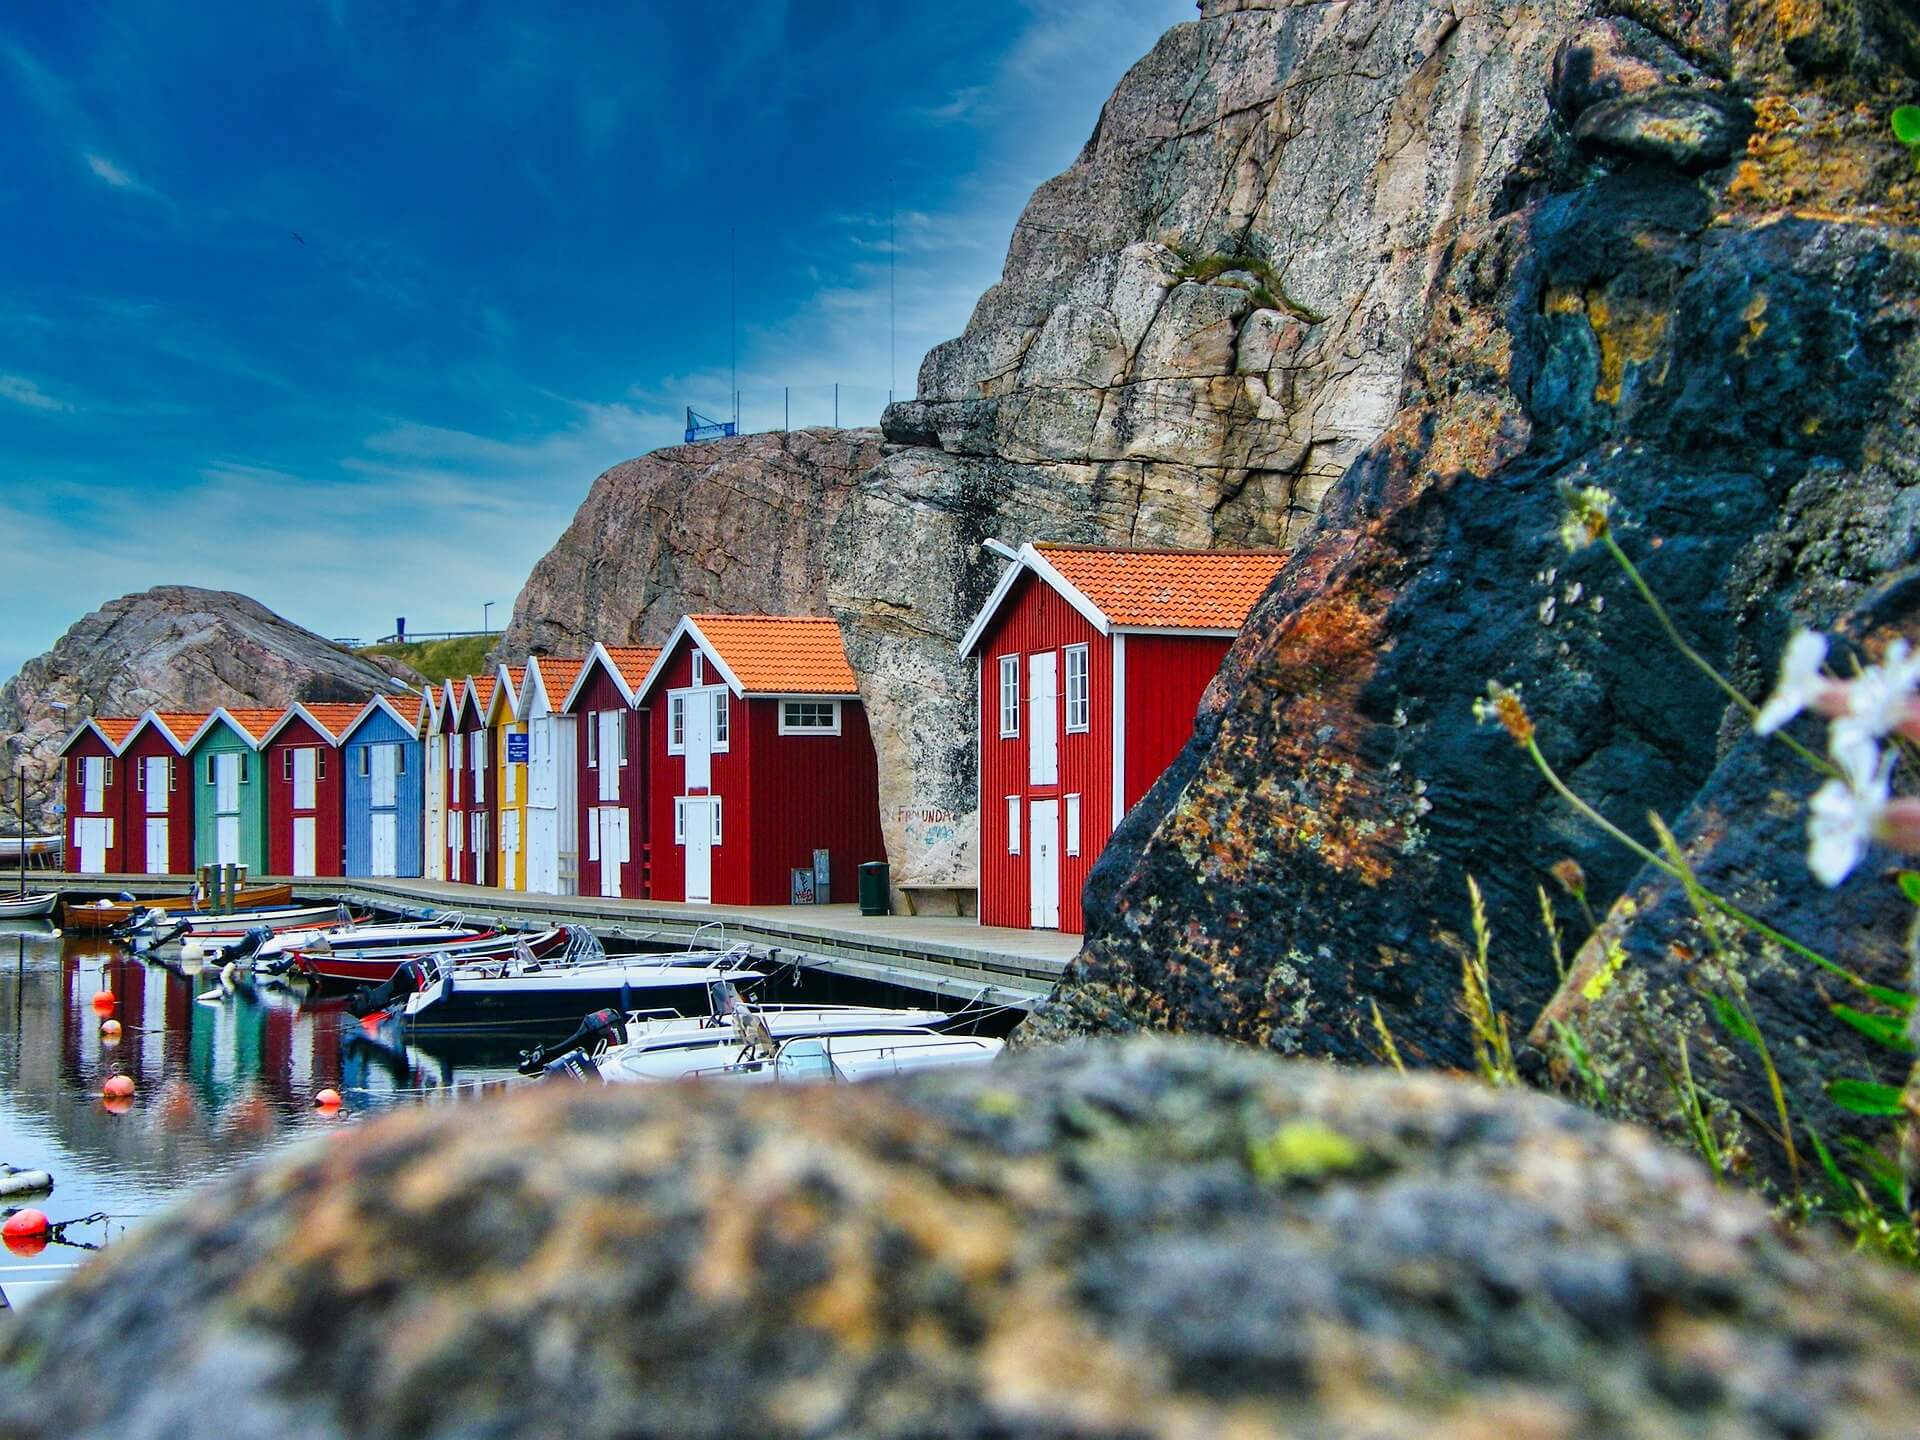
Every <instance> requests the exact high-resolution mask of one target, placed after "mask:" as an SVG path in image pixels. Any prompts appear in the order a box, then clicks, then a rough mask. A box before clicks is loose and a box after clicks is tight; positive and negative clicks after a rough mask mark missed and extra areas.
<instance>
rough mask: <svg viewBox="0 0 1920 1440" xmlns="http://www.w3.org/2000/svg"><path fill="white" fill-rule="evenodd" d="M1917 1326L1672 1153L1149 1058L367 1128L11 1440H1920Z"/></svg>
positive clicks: (153, 1253)
mask: <svg viewBox="0 0 1920 1440" xmlns="http://www.w3.org/2000/svg"><path fill="white" fill-rule="evenodd" d="M1916 1411H1920V1285H1916V1283H1915V1281H1914V1280H1913V1278H1912V1277H1910V1276H1907V1275H1905V1274H1902V1273H1899V1272H1895V1271H1892V1270H1890V1269H1886V1268H1884V1267H1879V1266H1875V1265H1873V1264H1872V1263H1871V1262H1868V1261H1865V1260H1862V1259H1859V1258H1857V1257H1853V1256H1849V1255H1846V1254H1844V1253H1842V1252H1840V1251H1839V1250H1838V1249H1837V1248H1835V1247H1833V1246H1830V1245H1828V1244H1825V1243H1822V1242H1820V1241H1818V1240H1816V1239H1799V1240H1795V1239H1788V1238H1785V1237H1783V1236H1782V1235H1781V1234H1780V1233H1778V1232H1777V1231H1776V1230H1775V1228H1774V1227H1773V1225H1772V1223H1771V1221H1770V1220H1769V1218H1768V1216H1767V1214H1766V1213H1765V1211H1763V1210H1762V1209H1761V1208H1760V1206H1758V1205H1757V1204H1756V1203H1754V1202H1753V1201H1751V1200H1749V1199H1746V1198H1744V1197H1741V1196H1738V1195H1735V1194H1728V1193H1724V1192H1721V1191H1719V1190H1716V1189H1715V1188H1714V1186H1713V1185H1712V1184H1711V1182H1710V1181H1709V1179H1708V1177H1707V1176H1706V1174H1705V1172H1704V1171H1703V1170H1702V1169H1701V1168H1700V1167H1699V1166H1697V1165H1696V1164H1694V1163H1693V1162H1692V1161H1691V1160H1689V1159H1688V1158H1687V1157H1685V1156H1683V1155H1680V1154H1678V1153H1676V1152H1674V1151H1673V1150H1671V1149H1670V1148H1668V1147H1666V1146H1665V1145H1663V1144H1661V1143H1660V1142H1659V1141H1657V1140H1656V1139H1654V1138H1653V1137H1652V1136H1650V1135H1648V1134H1647V1133H1645V1132H1644V1131H1639V1130H1635V1129H1630V1128H1626V1127H1622V1126H1617V1125H1614V1124H1611V1123H1609V1122H1606V1121H1603V1120H1601V1119H1598V1118H1596V1117H1595V1116H1593V1115H1591V1114H1589V1113H1586V1112H1584V1111H1582V1110H1579V1109H1577V1108H1575V1107H1572V1106H1569V1105H1566V1104H1563V1103H1561V1102H1558V1101H1555V1100H1551V1099H1548V1098H1545V1097H1541V1096H1537V1095H1529V1094H1520V1093H1514V1092H1505V1093H1503V1092H1498V1091H1494V1090H1491V1089H1488V1088H1486V1087H1483V1086H1480V1085H1478V1084H1475V1083H1471V1082H1466V1081H1458V1080H1447V1079H1443V1078H1440V1077H1437V1076H1421V1077H1414V1078H1405V1079H1403V1078H1400V1077H1397V1076H1395V1075H1393V1074H1391V1073H1389V1072H1374V1073H1367V1074H1359V1073H1352V1072H1343V1071H1340V1070H1336V1069H1333V1068H1330V1067H1325V1066H1319V1065H1310V1064H1304V1063H1299V1062H1283V1061H1280V1060H1277V1059H1274V1058H1273V1057H1270V1056H1261V1055H1258V1054H1255V1053H1253V1052H1251V1051H1247V1050H1245V1049H1234V1048H1230V1047H1226V1046H1217V1045H1206V1044H1201V1043H1198V1042H1184V1043H1180V1042H1172V1041H1165V1040H1161V1041H1152V1042H1145V1041H1141V1042H1134V1043H1132V1044H1130V1045H1104V1046H1099V1047H1094V1048H1087V1049H1076V1050H1067V1049H1055V1050H1050V1051H1048V1052H1045V1053H1042V1054H1038V1055H1032V1056H1027V1057H1023V1058H1022V1059H1021V1060H1019V1061H1016V1062H1011V1063H1005V1064H1001V1065H997V1066H994V1067H990V1068H988V1069H985V1070H981V1071H977V1072H972V1073H967V1074H951V1075H948V1076H944V1077H940V1078H937V1079H933V1080H929V1081H926V1082H922V1083H919V1084H915V1085H911V1086H893V1085H886V1086H881V1085H875V1086H859V1087H838V1088H831V1087H821V1088H804V1087H803V1088H795V1089H788V1090H781V1091H760V1092H754V1091H748V1090H730V1089H724V1088H720V1087H707V1088H686V1087H672V1088H662V1089H657V1090H645V1091H642V1090H633V1089H629V1090H621V1091H603V1092H591V1093H590V1092H586V1091H578V1090H572V1089H558V1088H553V1089H545V1090H543V1091H542V1092H540V1093H538V1094H535V1095H530V1096H524V1097H521V1098H519V1099H517V1100H512V1101H508V1102H500V1103H492V1102H489V1103H481V1104H476V1105H474V1106H471V1107H466V1108H462V1109H460V1110H457V1111H452V1112H448V1111H444V1110H439V1111H433V1112H420V1113H415V1114H410V1115H406V1116H401V1117H395V1118H392V1119H389V1120H386V1121H382V1122H380V1123H377V1124H374V1125H370V1126H368V1127H367V1128H366V1129H365V1130H361V1131H356V1132H350V1133H348V1134H347V1135H345V1136H344V1137H342V1138H340V1139H338V1140H336V1141H332V1142H329V1143H324V1144H321V1145H318V1146H316V1147H315V1148H314V1149H313V1151H311V1152H310V1153H309V1154H307V1155H306V1156H304V1157H301V1158H297V1159H294V1160H292V1161H290V1162H287V1163H283V1164H281V1165H279V1166H277V1167H275V1168H272V1169H269V1170H265V1171H262V1172H259V1173H256V1174H253V1175H251V1176H247V1177H244V1178H241V1179H239V1180H236V1181H230V1182H227V1183H225V1184H223V1185H221V1186H220V1187H218V1188H216V1189H214V1190H212V1191H210V1192H208V1193H206V1194H204V1195H202V1196H200V1197H198V1198H197V1199H196V1200H195V1202H194V1204H193V1205H192V1207H191V1208H190V1209H187V1210H184V1211H182V1212H180V1213H178V1214H175V1215H173V1216H170V1217H167V1218H164V1219H161V1220H158V1221H156V1222H155V1223H153V1224H152V1225H150V1226H148V1227H147V1228H145V1229H144V1230H142V1231H141V1232H139V1233H138V1234H136V1235H135V1236H134V1237H132V1238H131V1239H129V1240H128V1241H127V1242H125V1243H124V1244H121V1245H119V1246H116V1247H115V1249H114V1250H113V1251H112V1252H111V1253H109V1254H108V1255H107V1256H105V1257H104V1258H103V1259H102V1260H100V1261H99V1262H97V1263H96V1264H94V1265H93V1266H91V1267H89V1268H88V1269H87V1270H85V1271H83V1272H82V1273H81V1274H79V1275H77V1276H76V1277H75V1278H74V1279H73V1280H72V1281H70V1282H69V1283H68V1284H67V1285H65V1286H63V1287H62V1288H61V1289H60V1290H58V1291H56V1292H54V1293H53V1294H51V1295H49V1296H47V1297H46V1298H44V1299H43V1300H41V1301H39V1302H38V1303H37V1304H36V1305H35V1306H34V1307H33V1309H32V1310H31V1311H29V1312H28V1314H27V1315H26V1317H25V1319H24V1322H23V1323H22V1324H21V1325H20V1326H18V1327H16V1328H15V1329H14V1330H13V1331H12V1332H11V1333H9V1334H7V1335H6V1338H5V1339H4V1341H0V1431H3V1432H4V1433H6V1434H8V1435H9V1436H14V1437H20V1440H53V1437H56V1436H57V1437H60V1440H92V1437H101V1440H106V1437H111V1440H162V1437H165V1440H173V1437H176V1436H180V1435H188V1434H206V1433H217V1434H219V1435H220V1436H221V1437H223V1440H267V1437H274V1440H279V1437H290V1436H297V1437H301V1440H331V1437H347V1436H352V1437H357V1440H379V1437H389V1436H391V1437H402V1436H404V1437H409V1440H440V1437H454V1436H461V1437H468V1436H487V1437H493V1440H508V1437H521V1436H526V1437H533V1436H547V1435H556V1434H565V1435H569V1436H573V1437H578V1440H591V1437H595V1436H663V1437H664V1436H674V1437H680V1440H689V1437H707V1436H711V1437H734V1436H745V1435H753V1436H764V1437H779V1436H836V1435H847V1436H872V1437H885V1436H899V1437H906V1436H956V1437H958V1436H966V1437H980V1440H984V1437H989V1436H995V1437H1012V1436H1031V1437H1065V1436H1070V1435H1075V1436H1113V1437H1135V1436H1169V1437H1172V1436H1191V1437H1199V1436H1225V1435H1234V1436H1249V1437H1252V1436H1291V1437H1301V1440H1305V1437H1309V1436H1311V1437H1315V1440H1343V1437H1352V1440H1359V1437H1363V1436H1366V1437H1379V1436H1414V1435H1420V1436H1430V1437H1441V1436H1450V1437H1456V1440H1465V1437H1469V1436H1494V1435H1501V1436H1505V1437H1508V1440H1517V1437H1522V1436H1524V1437H1530V1440H1549V1437H1564V1440H1573V1437H1576V1436H1577V1437H1585V1440H1597V1437H1611V1436H1619V1437H1646V1440H1653V1437H1657V1436H1670V1435H1701V1436H1727V1437H1733V1436H1789V1435H1791V1436H1802V1437H1816V1436H1834V1437H1839V1436H1847V1437H1857V1440H1871V1437H1887V1440H1893V1437H1896V1436H1900V1437H1904V1436H1906V1435H1909V1434H1911V1420H1912V1416H1913V1415H1914V1414H1915V1413H1916Z"/></svg>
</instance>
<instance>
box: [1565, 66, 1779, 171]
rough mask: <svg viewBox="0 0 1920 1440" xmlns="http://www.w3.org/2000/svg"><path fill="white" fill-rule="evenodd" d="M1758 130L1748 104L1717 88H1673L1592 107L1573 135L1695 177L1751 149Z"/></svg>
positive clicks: (1589, 143)
mask: <svg viewBox="0 0 1920 1440" xmlns="http://www.w3.org/2000/svg"><path fill="white" fill-rule="evenodd" d="M1752 128H1753V111H1752V109H1751V108H1750V107H1749V106H1748V105H1747V104H1746V103H1745V102H1744V101H1742V100H1739V99H1736V98H1734V97H1731V96H1728V95H1724V94H1721V93H1719V92H1717V91H1713V90H1699V89H1694V88H1692V87H1690V86H1685V85H1667V86H1662V87H1660V88H1659V89H1654V90H1646V91H1642V92H1641V93H1639V94H1633V95H1621V96H1618V97H1616V98H1614V99H1611V100H1602V101H1600V102H1599V103H1597V104H1595V105H1592V106H1590V107H1589V108H1588V109H1586V110H1585V111H1584V112H1582V114H1581V116H1580V119H1579V121H1578V123H1576V124H1575V125H1574V127H1573V134H1574V138H1575V139H1576V140H1578V141H1579V142H1580V143H1581V144H1583V145H1587V146H1590V147H1591V148H1593V149H1596V150H1605V151H1608V152H1610V153H1612V154H1616V155H1624V156H1627V157H1628V158H1630V159H1634V160H1653V161H1657V162H1659V163H1660V164H1663V165H1671V166H1673V167H1674V169H1676V170H1683V171H1685V172H1687V173H1688V174H1694V173H1697V172H1699V171H1702V170H1711V169H1713V168H1714V167H1715V166H1717V165H1724V164H1726V163H1727V161H1729V160H1731V159H1732V158H1733V157H1734V155H1735V154H1736V153H1738V151H1739V150H1740V148H1741V147H1742V146H1743V145H1745V143H1746V139H1747V132H1748V131H1749V130H1751V129H1752Z"/></svg>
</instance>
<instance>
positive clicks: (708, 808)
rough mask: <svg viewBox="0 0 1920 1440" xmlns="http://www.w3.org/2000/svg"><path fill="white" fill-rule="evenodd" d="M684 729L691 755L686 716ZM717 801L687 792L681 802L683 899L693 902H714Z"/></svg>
mask: <svg viewBox="0 0 1920 1440" xmlns="http://www.w3.org/2000/svg"><path fill="white" fill-rule="evenodd" d="M695 708H701V707H695ZM687 732H688V733H687V738H688V741H689V748H688V751H687V754H688V756H689V757H691V756H692V754H693V751H692V748H691V741H692V738H693V733H692V732H693V726H692V723H691V719H689V723H688V726H687ZM716 803H718V802H716V801H715V800H714V799H712V797H710V796H706V795H688V796H686V797H684V798H683V799H682V800H681V801H680V807H681V830H682V834H683V836H684V837H685V838H684V843H683V850H684V853H685V855H686V866H687V887H686V898H687V900H688V901H689V903H691V904H694V905H711V904H712V903H713V807H714V805H715V804H716Z"/></svg>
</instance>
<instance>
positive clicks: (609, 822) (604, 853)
mask: <svg viewBox="0 0 1920 1440" xmlns="http://www.w3.org/2000/svg"><path fill="white" fill-rule="evenodd" d="M602 753H605V752H602ZM593 825H594V849H595V851H596V852H597V854H598V858H599V861H600V893H601V894H602V895H613V896H618V895H619V894H620V867H621V866H623V865H625V864H626V863H627V858H628V855H629V854H630V851H629V850H628V842H627V812H626V810H625V809H624V808H622V807H621V806H618V805H603V806H601V807H599V808H598V809H596V810H595V811H594V812H593Z"/></svg>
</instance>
